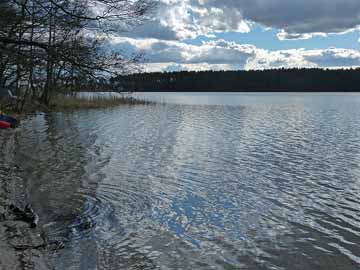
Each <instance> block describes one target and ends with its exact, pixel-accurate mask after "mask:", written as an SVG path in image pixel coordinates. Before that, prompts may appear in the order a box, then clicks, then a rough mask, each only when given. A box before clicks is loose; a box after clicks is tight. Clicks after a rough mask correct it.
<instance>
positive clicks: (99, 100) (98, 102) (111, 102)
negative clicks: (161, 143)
mask: <svg viewBox="0 0 360 270" xmlns="http://www.w3.org/2000/svg"><path fill="white" fill-rule="evenodd" d="M154 104H155V102H153V101H148V100H143V99H137V98H134V97H120V96H111V97H91V98H88V97H86V98H83V97H73V96H66V95H61V94H58V95H56V96H54V97H53V98H52V99H51V103H50V108H51V109H50V110H56V111H62V110H79V109H98V108H111V107H116V106H120V105H154Z"/></svg>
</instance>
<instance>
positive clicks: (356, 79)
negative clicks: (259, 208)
mask: <svg viewBox="0 0 360 270" xmlns="http://www.w3.org/2000/svg"><path fill="white" fill-rule="evenodd" d="M111 84H112V87H113V88H115V89H116V90H122V89H125V90H131V91H140V92H146V91H199V92H201V91H274V92H275V91H309V92H310V91H359V90H360V69H346V70H345V69H337V70H333V69H274V70H252V71H199V72H195V71H190V72H187V71H183V72H168V73H140V74H131V75H127V76H118V77H116V78H113V79H111Z"/></svg>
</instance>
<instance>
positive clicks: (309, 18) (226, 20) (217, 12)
mask: <svg viewBox="0 0 360 270" xmlns="http://www.w3.org/2000/svg"><path fill="white" fill-rule="evenodd" d="M152 15H153V16H152V18H150V19H149V20H148V21H146V22H145V23H144V24H143V25H141V26H139V27H137V28H135V29H132V30H131V31H128V33H126V35H127V36H129V37H138V38H157V39H163V40H183V39H189V38H196V37H198V36H201V35H205V36H210V35H213V34H214V33H219V32H228V31H232V32H241V33H246V32H249V31H251V25H252V24H254V23H257V24H260V25H262V26H263V27H265V28H273V29H277V30H279V34H278V37H279V39H281V40H284V39H308V38H311V37H312V36H314V35H326V34H330V33H337V34H341V33H345V32H348V31H352V30H354V29H357V28H358V26H359V25H360V1H359V0H331V1H329V0H291V1H287V0H286V1H284V0H226V1H225V0H158V7H157V9H156V11H154V14H152Z"/></svg>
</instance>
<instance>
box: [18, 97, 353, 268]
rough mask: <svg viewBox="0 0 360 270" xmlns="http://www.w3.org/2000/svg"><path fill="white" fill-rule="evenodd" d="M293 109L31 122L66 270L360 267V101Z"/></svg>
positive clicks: (296, 103)
mask: <svg viewBox="0 0 360 270" xmlns="http://www.w3.org/2000/svg"><path fill="white" fill-rule="evenodd" d="M272 98H273V97H272ZM281 98H282V100H283V101H284V99H288V102H283V101H282V102H280V103H278V102H273V99H272V100H271V101H269V100H268V97H267V96H263V97H261V96H260V97H259V96H258V100H257V101H256V103H249V104H248V105H247V104H244V103H246V102H244V99H243V100H242V102H241V104H239V105H237V106H209V105H196V106H186V105H174V104H173V105H160V106H132V107H119V108H117V109H113V110H103V111H83V112H78V113H72V114H50V115H43V116H37V117H30V118H29V119H28V120H27V121H25V124H24V125H23V127H22V129H21V132H19V135H18V136H17V144H18V146H17V148H16V149H17V150H16V157H17V158H18V160H19V161H21V163H22V164H24V167H25V172H24V174H25V175H26V176H27V177H28V178H29V180H28V182H29V189H30V193H31V198H32V200H33V204H34V206H35V208H36V209H37V210H38V211H39V212H40V216H41V217H42V222H43V224H44V225H45V228H47V230H48V231H49V234H50V237H53V238H64V239H67V240H68V242H67V244H66V248H65V249H64V250H63V251H62V252H61V253H60V254H59V255H60V256H59V257H58V258H57V259H56V262H57V269H239V268H244V269H356V268H358V267H359V266H360V248H359V243H360V215H359V208H360V195H359V194H360V185H359V183H360V182H359V173H360V171H359V161H360V153H359V149H360V148H359V146H360V139H359V138H360V137H359V135H360V134H359V132H360V120H359V119H360V111H359V110H358V106H359V105H360V100H359V98H358V97H355V98H354V97H353V96H345V97H341V99H339V97H338V96H329V95H325V96H322V97H321V99H318V100H315V101H314V98H313V96H311V95H310V96H307V95H303V96H300V97H298V96H297V97H296V98H295V99H293V97H291V96H290V97H281ZM245 101H246V99H245Z"/></svg>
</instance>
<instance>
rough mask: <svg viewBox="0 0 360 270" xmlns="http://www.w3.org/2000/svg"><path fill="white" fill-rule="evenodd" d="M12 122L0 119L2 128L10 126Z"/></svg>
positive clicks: (0, 127)
mask: <svg viewBox="0 0 360 270" xmlns="http://www.w3.org/2000/svg"><path fill="white" fill-rule="evenodd" d="M10 126H11V125H10V123H8V122H5V121H0V129H6V128H10Z"/></svg>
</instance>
